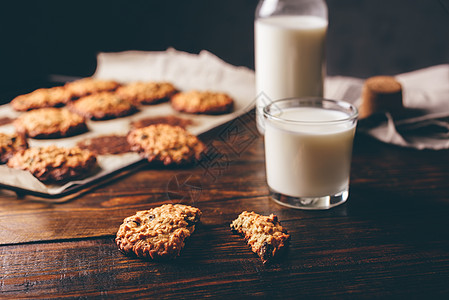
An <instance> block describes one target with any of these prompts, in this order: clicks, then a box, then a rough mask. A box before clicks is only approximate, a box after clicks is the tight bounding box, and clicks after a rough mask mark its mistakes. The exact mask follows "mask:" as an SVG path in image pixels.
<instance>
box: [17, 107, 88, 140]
mask: <svg viewBox="0 0 449 300" xmlns="http://www.w3.org/2000/svg"><path fill="white" fill-rule="evenodd" d="M13 124H14V127H15V128H16V130H17V132H18V133H20V134H23V135H25V136H28V137H31V138H61V137H67V136H72V135H76V134H80V133H83V132H85V131H87V126H86V123H85V120H84V118H83V117H81V116H79V115H77V114H75V113H72V112H70V111H69V110H67V109H65V108H54V107H49V108H40V109H35V110H32V111H29V112H26V113H24V114H22V115H21V116H19V117H18V118H17V119H16V120H15V121H14V122H13Z"/></svg>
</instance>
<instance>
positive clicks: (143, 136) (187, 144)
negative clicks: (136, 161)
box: [128, 124, 205, 165]
mask: <svg viewBox="0 0 449 300" xmlns="http://www.w3.org/2000/svg"><path fill="white" fill-rule="evenodd" d="M128 143H129V144H130V145H131V150H133V151H137V152H139V153H140V154H141V155H142V156H143V157H145V158H146V159H148V161H149V162H161V163H163V164H164V165H170V164H184V163H191V162H193V161H194V160H195V159H199V158H200V155H201V153H202V152H203V151H204V149H205V146H204V144H203V143H202V142H201V141H200V140H199V139H198V138H197V137H196V136H194V135H192V134H190V133H189V132H188V131H186V130H185V129H183V128H182V127H179V126H171V125H168V124H155V125H150V126H147V127H143V128H138V129H134V130H132V131H131V132H130V133H129V134H128Z"/></svg>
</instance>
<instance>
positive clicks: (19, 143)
mask: <svg viewBox="0 0 449 300" xmlns="http://www.w3.org/2000/svg"><path fill="white" fill-rule="evenodd" d="M26 148H28V143H27V140H26V138H25V137H23V136H22V135H20V134H17V133H13V134H6V133H1V132H0V163H1V164H4V163H6V162H7V161H8V159H9V158H10V157H11V156H13V155H14V153H15V152H17V151H19V150H25V149H26Z"/></svg>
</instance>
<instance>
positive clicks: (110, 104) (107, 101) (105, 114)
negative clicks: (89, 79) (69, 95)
mask: <svg viewBox="0 0 449 300" xmlns="http://www.w3.org/2000/svg"><path fill="white" fill-rule="evenodd" d="M67 107H68V108H69V109H70V110H71V111H73V112H75V113H77V114H79V115H81V116H83V117H85V118H87V119H92V120H109V119H115V118H120V117H125V116H128V115H131V114H133V113H134V112H136V111H137V108H136V107H135V106H134V105H133V104H132V103H131V102H129V101H127V100H125V99H123V98H121V97H120V96H117V95H116V94H115V93H110V92H101V93H97V94H92V95H89V96H85V97H81V98H79V99H78V100H76V101H72V102H70V103H69V104H68V105H67Z"/></svg>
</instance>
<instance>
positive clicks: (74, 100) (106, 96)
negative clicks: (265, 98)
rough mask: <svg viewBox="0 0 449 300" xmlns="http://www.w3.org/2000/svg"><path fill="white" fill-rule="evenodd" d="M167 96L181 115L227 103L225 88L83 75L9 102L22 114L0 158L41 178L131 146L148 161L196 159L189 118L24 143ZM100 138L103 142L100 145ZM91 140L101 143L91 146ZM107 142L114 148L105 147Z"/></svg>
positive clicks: (83, 168)
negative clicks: (68, 144)
mask: <svg viewBox="0 0 449 300" xmlns="http://www.w3.org/2000/svg"><path fill="white" fill-rule="evenodd" d="M168 101H169V102H170V104H171V107H172V108H173V110H174V111H176V112H181V113H187V114H211V115H216V114H224V113H229V112H231V111H232V110H233V107H234V100H233V99H232V98H231V97H230V96H229V95H227V94H225V93H220V92H212V91H198V90H192V91H179V90H178V89H177V88H176V87H175V86H174V85H173V84H171V83H169V82H154V81H152V82H131V83H127V84H120V83H118V82H116V81H113V80H99V79H94V78H83V79H80V80H76V81H73V82H69V83H66V84H65V85H64V86H58V87H53V88H41V89H37V90H35V91H33V92H31V93H28V94H25V95H20V96H17V97H16V98H14V99H13V100H12V101H11V106H12V108H13V109H15V110H16V111H18V112H21V113H22V114H21V115H20V116H19V117H18V118H17V119H15V120H14V122H13V125H14V128H15V131H16V133H15V134H13V135H6V134H2V136H0V140H1V144H0V145H1V153H0V154H1V157H0V158H1V160H0V162H1V163H7V165H8V166H9V167H12V168H19V169H23V170H28V171H30V172H31V173H32V174H33V175H34V176H36V177H37V178H38V179H39V180H41V181H44V182H50V181H51V182H55V181H56V182H60V181H65V180H68V179H73V178H76V177H80V176H83V175H85V174H88V173H89V172H91V171H92V169H93V168H94V167H95V163H94V162H95V160H96V155H101V154H118V153H122V152H127V151H135V152H138V153H140V155H141V156H142V157H144V158H146V159H147V160H148V161H149V162H152V163H161V164H163V165H171V164H177V165H179V164H188V163H192V162H193V161H194V160H196V159H199V158H200V155H201V153H202V152H203V151H204V149H205V146H204V144H203V143H202V142H201V141H200V140H199V139H198V138H197V137H196V136H194V135H192V134H191V133H189V132H188V131H187V130H186V129H185V127H186V126H188V125H190V124H191V123H192V122H191V121H190V120H184V119H182V118H179V117H175V116H165V117H156V118H152V119H149V120H148V119H146V120H139V121H134V122H133V123H132V124H130V127H131V128H132V129H131V130H130V132H129V134H128V135H127V136H116V135H111V136H103V137H96V138H93V139H91V140H88V141H87V140H84V141H81V142H78V144H77V146H76V147H72V148H61V147H56V146H55V145H52V147H40V148H30V149H27V148H28V143H27V138H33V139H60V138H66V137H71V136H75V135H79V134H82V133H84V132H87V131H88V130H89V128H88V123H87V122H86V120H92V121H100V120H110V119H115V118H120V117H125V116H129V115H131V114H133V113H135V112H137V111H139V106H141V105H154V104H158V103H162V102H168ZM106 140H107V141H110V142H108V143H105V141H106ZM111 141H113V142H111ZM99 143H101V147H95V145H98V144H99ZM114 145H115V146H116V148H117V147H119V148H120V150H117V149H113V147H114ZM99 148H101V150H98V149H99ZM74 157H76V159H75V158H74ZM50 158H51V159H50ZM56 158H57V161H56Z"/></svg>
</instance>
